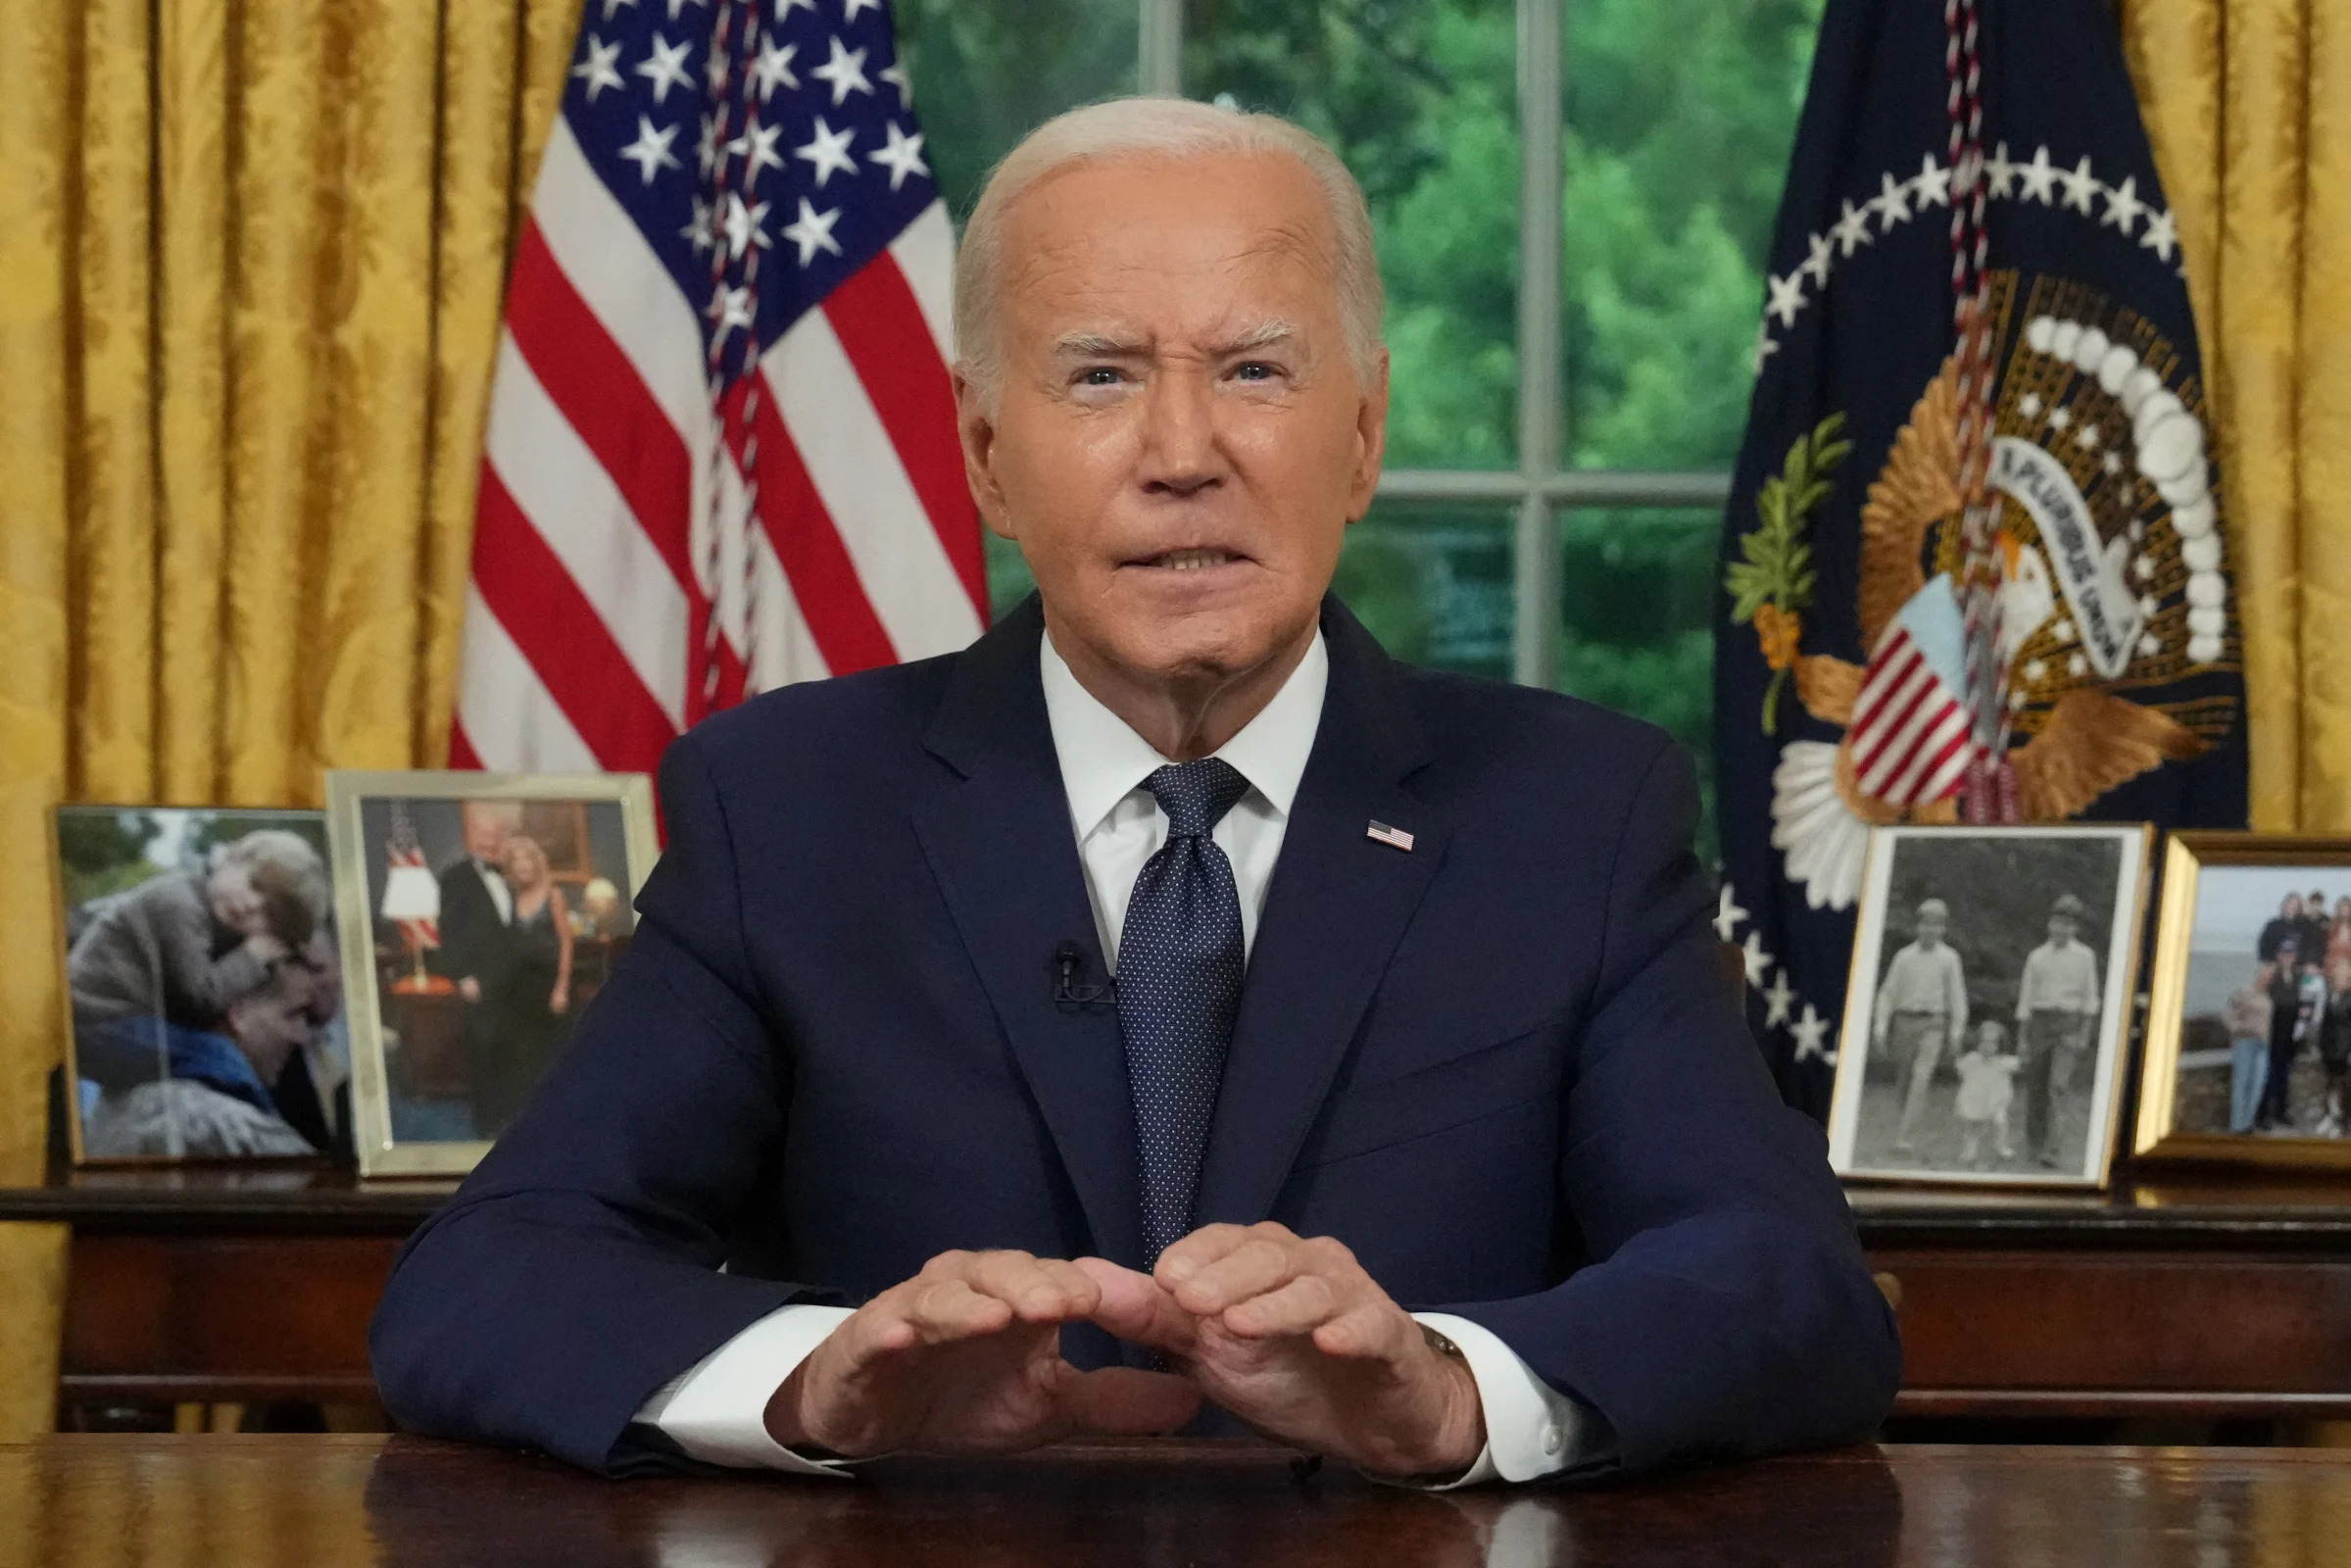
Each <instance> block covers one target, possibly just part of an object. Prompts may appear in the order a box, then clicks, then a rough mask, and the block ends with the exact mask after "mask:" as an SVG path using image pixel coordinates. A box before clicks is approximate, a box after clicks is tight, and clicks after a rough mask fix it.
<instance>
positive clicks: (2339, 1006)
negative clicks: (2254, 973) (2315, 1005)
mask: <svg viewBox="0 0 2351 1568" xmlns="http://www.w3.org/2000/svg"><path fill="white" fill-rule="evenodd" d="M2324 979H2325V983H2326V987H2327V1000H2326V1001H2325V1002H2324V1003H2322V1004H2321V1005H2320V1008H2319V1029H2318V1036H2319V1065H2320V1066H2321V1067H2323V1068H2324V1069H2326V1073H2327V1095H2326V1109H2325V1110H2324V1111H2323V1112H2321V1114H2320V1117H2319V1129H2318V1131H2319V1136H2320V1137H2321V1138H2340V1137H2342V1136H2343V1126H2344V1085H2345V1082H2346V1080H2347V1079H2351V958H2345V959H2343V960H2341V961H2339V962H2334V963H2329V964H2328V965H2327V971H2326V974H2325V976H2324Z"/></svg>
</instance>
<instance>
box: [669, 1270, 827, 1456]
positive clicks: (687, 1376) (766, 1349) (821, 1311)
mask: <svg viewBox="0 0 2351 1568" xmlns="http://www.w3.org/2000/svg"><path fill="white" fill-rule="evenodd" d="M849 1315H850V1309H849V1308H848V1307H845V1306H807V1305H802V1306H779V1307H777V1308H776V1309H775V1310H774V1311H772V1312H770V1313H768V1314H767V1315H766V1316H765V1317H763V1318H760V1319H759V1321H758V1322H757V1323H754V1324H753V1325H751V1327H749V1328H747V1329H745V1330H744V1331H743V1332H742V1333H740V1334H738V1335H736V1336H735V1337H734V1338H733V1339H731V1340H729V1341H727V1342H726V1343H725V1344H724V1345H721V1346H720V1347H718V1348H717V1349H715V1350H712V1351H711V1352H710V1354H709V1355H706V1356H704V1357H703V1358H702V1359H701V1360H700V1361H698V1362H696V1363H695V1364H694V1365H693V1366H691V1367H689V1368H687V1369H686V1370H685V1371H684V1372H683V1373H681V1374H679V1375H678V1376H677V1377H674V1378H671V1379H670V1380H669V1381H668V1382H667V1383H666V1384H664V1385H662V1387H661V1390H660V1392H658V1393H657V1394H655V1395H654V1397H652V1398H650V1399H647V1400H646V1401H645V1402H644V1404H643V1405H641V1406H639V1407H638V1410H637V1414H636V1420H637V1422H638V1423H639V1424H640V1425H644V1426H650V1427H653V1428H656V1429H657V1430H659V1431H660V1432H661V1435H662V1436H663V1437H665V1438H667V1439H668V1440H669V1441H670V1442H672V1443H674V1444H676V1445H677V1446H678V1447H679V1448H680V1449H682V1450H683V1451H684V1452H685V1454H686V1456H687V1457H689V1458H693V1459H700V1460H701V1461H703V1463H705V1464H720V1465H731V1466H734V1467H736V1468H739V1469H764V1470H787V1471H791V1472H792V1473H794V1474H796V1475H811V1476H839V1475H846V1474H848V1471H847V1469H846V1468H845V1466H846V1463H847V1461H845V1460H838V1459H836V1460H821V1459H808V1458H803V1457H802V1456H801V1455H799V1454H797V1453H794V1452H793V1451H792V1450H791V1449H790V1448H787V1447H785V1446H783V1445H782V1444H780V1443H778V1442H776V1441H775V1439H774V1438H772V1437H770V1436H769V1435H768V1432H767V1401H768V1399H769V1398H771V1397H774V1394H775V1391H776V1390H777V1389H779V1388H781V1387H782V1386H783V1382H784V1379H786V1378H788V1377H790V1376H791V1375H792V1372H793V1369H794V1368H796V1367H798V1366H799V1365H800V1363H801V1362H803V1361H805V1360H807V1359H808V1352H809V1351H810V1350H813V1349H814V1348H816V1347H817V1346H819V1345H821V1344H822V1343H824V1339H825V1337H826V1336H827V1335H829V1334H831V1333H832V1332H833V1330H834V1329H835V1328H837V1327H838V1326H839V1325H840V1323H841V1320H842V1319H843V1318H846V1317H848V1316H849Z"/></svg>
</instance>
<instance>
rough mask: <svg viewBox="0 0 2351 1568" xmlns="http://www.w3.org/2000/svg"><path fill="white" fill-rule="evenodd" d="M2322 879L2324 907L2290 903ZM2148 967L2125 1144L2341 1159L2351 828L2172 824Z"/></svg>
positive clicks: (2349, 1147)
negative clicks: (2188, 828) (2307, 956)
mask: <svg viewBox="0 0 2351 1568" xmlns="http://www.w3.org/2000/svg"><path fill="white" fill-rule="evenodd" d="M2330 882H2331V884H2332V885H2333V887H2334V889H2335V890H2336V891H2335V893H2334V895H2333V897H2332V898H2331V899H2330V900H2328V901H2327V905H2328V907H2327V911H2326V914H2325V915H2324V916H2323V917H2321V918H2319V919H2318V920H2316V921H2313V919H2312V917H2311V916H2310V915H2309V913H2308V910H2307V908H2306V907H2305V908H2302V909H2300V910H2298V911H2296V912H2294V913H2291V914H2289V912H2288V903H2287V896H2288V895H2291V896H2292V902H2293V904H2294V905H2300V906H2307V904H2308V895H2309V892H2310V891H2312V890H2317V891H2319V892H2322V893H2324V892H2325V891H2326V889H2327V885H2328V883H2330ZM2338 917H2340V918H2339V919H2338ZM2289 922H2292V923H2294V924H2296V925H2298V926H2299V927H2300V929H2298V930H2296V931H2293V932H2291V933H2290V940H2289V939H2288V938H2289V933H2288V932H2287V931H2286V930H2285V929H2284V928H2285V927H2286V926H2287V925H2288V923H2289ZM2306 947H2308V948H2315V949H2316V950H2317V951H2316V954H2315V962H2314V963H2305V962H2304V961H2303V960H2302V950H2303V949H2304V948H2306ZM2288 954H2291V955H2293V956H2294V958H2295V962H2296V970H2295V974H2294V976H2293V977H2292V978H2291V979H2284V977H2283V976H2281V975H2280V974H2279V973H2278V966H2279V963H2280V962H2281V960H2282V959H2283V958H2284V957H2285V956H2287V955H2288ZM2149 979H2150V985H2149V987H2148V999H2147V1030H2146V1040H2147V1044H2146V1051H2145V1054H2144V1065H2143V1067H2142V1069H2141V1072H2140V1075H2139V1095H2138V1118H2137V1126H2136V1130H2135V1133H2134V1136H2133V1138H2132V1152H2134V1153H2135V1154H2137V1155H2138V1156H2139V1157H2140V1158H2142V1159H2148V1160H2164V1161H2171V1160H2178V1161H2197V1162H2202V1163H2212V1164H2237V1165H2255V1166H2267V1167H2273V1168H2275V1167H2280V1166H2284V1167H2299V1168H2303V1169H2314V1170H2342V1169H2346V1168H2351V1131H2347V1130H2346V1122H2347V1121H2351V1107H2346V1106H2345V1105H2344V1104H2343V1103H2342V1102H2343V1100H2344V1098H2345V1095H2346V1089H2345V1081H2346V1079H2347V1078H2351V838H2326V837H2315V836H2304V835H2296V834H2268V833H2230V832H2186V833H2175V834H2173V835H2172V837H2171V840H2170V843H2169V844H2168V845H2167V846H2166V848H2165V852H2164V870H2163V899H2162V907H2161V910H2160V912H2159V913H2158V916H2157V919H2156V928H2155V957H2154V963H2153V968H2152V970H2151V973H2150V976H2149ZM2281 980H2283V984H2282V985H2281V984H2280V981H2281ZM2314 982H2315V984H2314ZM2256 992H2258V993H2259V995H2258V996H2256V995H2255V993H2256ZM2264 1003H2266V1004H2267V1008H2266V1013H2267V1015H2266V1016H2263V1015H2262V1014H2263V1011H2264V1009H2263V1006H2262V1004H2264ZM2256 1026H2259V1027H2258V1028H2257V1027H2256ZM2281 1058H2282V1060H2283V1063H2284V1065H2285V1067H2286V1069H2287V1071H2286V1073H2285V1076H2284V1079H2283V1082H2282V1084H2280V1083H2279V1082H2278V1073H2277V1069H2278V1063H2279V1061H2280V1059H2281ZM2273 1087H2276V1088H2278V1090H2280V1091H2281V1092H2280V1093H2279V1094H2278V1096H2277V1097H2276V1098H2273V1093H2272V1091H2273Z"/></svg>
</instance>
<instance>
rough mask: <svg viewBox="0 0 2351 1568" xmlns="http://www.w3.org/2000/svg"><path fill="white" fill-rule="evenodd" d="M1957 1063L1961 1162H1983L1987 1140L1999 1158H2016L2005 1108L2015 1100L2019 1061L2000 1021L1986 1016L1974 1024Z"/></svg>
mask: <svg viewBox="0 0 2351 1568" xmlns="http://www.w3.org/2000/svg"><path fill="white" fill-rule="evenodd" d="M1956 1065H1957V1066H1958V1068H1959V1103H1958V1111H1959V1134H1960V1147H1959V1159H1960V1163H1962V1164H1964V1165H1971V1166H1972V1165H1976V1164H1980V1163H1982V1162H1983V1159H1984V1145H1985V1143H1986V1142H1987V1141H1988V1142H1989V1144H1990V1146H1991V1149H1992V1152H1994V1153H1996V1154H1998V1156H1999V1157H2000V1158H2002V1159H2013V1158H2015V1157H2016V1150H2015V1148H2014V1146H2013V1145H2012V1144H2011V1142H2010V1137H2009V1120H2008V1111H2009V1107H2010V1105H2011V1104H2012V1103H2014V1102H2015V1100H2016V1074H2017V1068H2018V1067H2019V1066H2020V1065H2022V1064H2021V1063H2020V1062H2019V1061H2018V1060H2017V1058H2016V1056H2015V1055H2014V1054H2012V1053H2011V1052H2010V1051H2009V1050H2008V1031H2007V1030H2005V1029H2002V1028H2001V1027H2000V1020H1998V1019H1997V1018H1986V1019H1984V1022H1983V1023H1981V1024H1979V1025H1978V1026H1977V1028H1976V1038H1975V1040H1974V1041H1972V1042H1971V1043H1970V1044H1969V1046H1968V1049H1967V1050H1965V1051H1963V1052H1961V1053H1960V1054H1959V1060H1958V1062H1957V1064H1956Z"/></svg>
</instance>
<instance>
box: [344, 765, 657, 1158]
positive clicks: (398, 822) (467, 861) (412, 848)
mask: <svg viewBox="0 0 2351 1568" xmlns="http://www.w3.org/2000/svg"><path fill="white" fill-rule="evenodd" d="M326 802H327V810H326V815H327V832H328V837H329V839H330V841H331V844H332V847H333V852H334V879H335V897H336V903H337V908H338V911H339V917H340V921H341V925H342V928H343V929H344V930H345V931H347V932H349V933H352V935H351V937H350V938H349V939H348V940H347V941H346V943H345V946H344V960H343V961H344V977H345V985H346V987H347V989H348V991H349V993H350V997H351V1008H350V1011H351V1062H352V1120H353V1132H354V1140H353V1141H354V1145H355V1147H356V1150H357V1152H358V1155H359V1163H360V1170H361V1172H362V1174H364V1175H369V1176H383V1175H440V1174H452V1173H462V1172H464V1171H467V1170H470V1169H472V1167H473V1165H474V1164H475V1163H476V1162H477V1161H478V1160H479V1159H480V1158H481V1156H482V1155H483V1154H484V1153H485V1152H488V1150H489V1147H490V1144H491V1142H492V1141H493V1140H495V1139H496V1138H497V1137H498V1135H499V1134H500V1133H501V1132H504V1131H505V1130H506V1128H507V1127H508V1125H510V1124H511V1123H512V1122H513V1121H514V1117H515V1116H516V1115H517V1114H519V1113H520V1111H521V1109H522V1106H523V1103H524V1102H525V1101H527V1100H528V1099H529V1097H530V1093H531V1091H532V1090H533V1089H534V1088H535V1087H536V1086H537V1084H538V1082H539V1080H540V1078H541V1077H543V1076H544V1075H545V1074H546V1071H547V1069H548V1067H549V1066H550V1065H552V1064H553V1062H554V1061H555V1059H556V1057H557V1056H559V1055H561V1054H562V1053H563V1048H564V1046H565V1045H566V1044H567V1043H568V1042H569V1040H570V1037H571V1030H572V1026H573V1024H574V1022H575V1021H576V1020H577V1018H578V1017H579V1014H580V1012H581V1010H582V1009H583V1008H585V1007H586V1006H587V1005H588V1003H589V1002H590V1001H591V1000H592V999H593V998H594V997H595V995H596V993H597V991H598V989H599V988H601V987H602V986H603V984H604V982H605V980H606V979H607V978H608V977H609V976H610V974H611V972H612V966H613V964H614V963H616V962H617V961H618V959H619V957H620V956H621V955H622V954H623V953H625V952H626V951H627V948H628V944H629V941H630V938H631V936H632V935H633V932H634V919H635V915H634V911H633V904H634V901H635V899H636V895H637V890H638V889H639V888H640V887H641V886H642V885H643V883H644V880H645V877H646V875H647V874H648V873H649V872H650V871H651V870H652V869H653V862H654V858H655V856H656V854H657V853H658V852H657V848H656V840H655V832H654V814H653V786H652V783H651V781H650V780H649V779H647V778H646V777H645V775H643V774H641V773H612V774H583V775H579V776H575V777H540V776H522V775H510V774H496V773H460V772H445V773H444V772H409V773H359V772H330V773H328V774H327V776H326Z"/></svg>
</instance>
